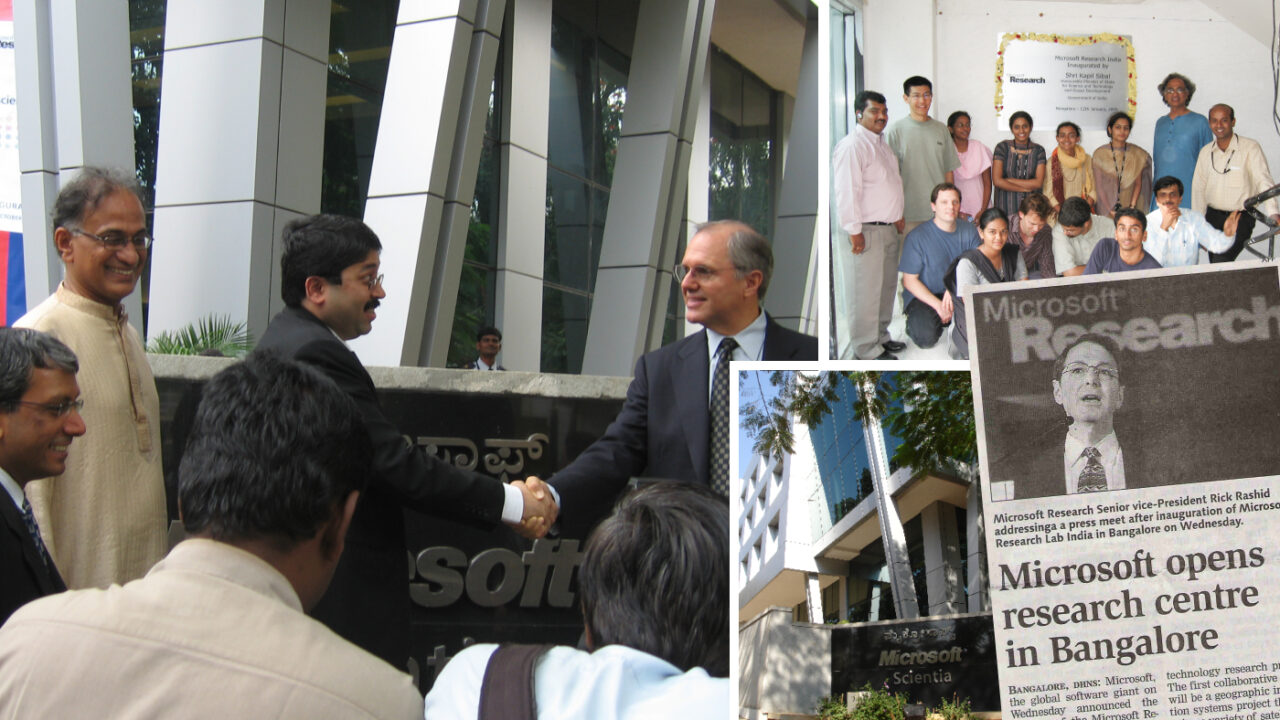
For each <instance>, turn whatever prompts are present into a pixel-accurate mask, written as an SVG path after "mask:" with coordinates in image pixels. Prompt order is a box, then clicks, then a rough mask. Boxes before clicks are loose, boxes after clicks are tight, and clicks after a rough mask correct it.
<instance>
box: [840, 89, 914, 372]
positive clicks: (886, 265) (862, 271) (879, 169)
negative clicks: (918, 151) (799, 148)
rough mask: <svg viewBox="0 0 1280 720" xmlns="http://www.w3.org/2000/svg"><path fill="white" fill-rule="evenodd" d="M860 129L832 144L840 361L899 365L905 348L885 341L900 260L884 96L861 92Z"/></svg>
mask: <svg viewBox="0 0 1280 720" xmlns="http://www.w3.org/2000/svg"><path fill="white" fill-rule="evenodd" d="M854 108H855V109H856V110H857V117H858V123H857V124H856V125H854V126H853V129H852V130H850V131H849V134H848V135H846V136H845V138H844V139H843V140H841V141H840V142H838V143H836V147H835V150H833V151H832V157H831V174H832V180H831V188H832V192H833V193H834V194H835V204H836V217H837V218H838V219H839V221H840V229H841V230H842V231H843V232H840V233H835V234H833V235H832V236H831V263H832V282H834V283H835V295H836V303H835V316H834V318H833V320H832V322H833V326H834V328H835V336H836V341H837V342H838V343H839V344H838V347H837V357H838V358H840V359H841V360H897V359H898V356H897V355H894V353H895V352H901V351H902V350H905V349H906V348H907V346H906V344H905V343H903V342H901V341H899V340H894V339H893V337H892V336H890V335H889V322H890V321H891V320H892V319H893V296H894V289H895V288H897V287H898V260H899V259H900V257H901V256H902V235H903V230H904V229H905V228H906V225H905V223H904V221H903V219H902V207H903V205H902V204H903V198H902V177H901V176H900V175H899V174H898V158H897V157H896V156H894V154H893V149H892V148H890V147H889V143H888V142H886V141H885V139H884V135H883V133H884V127H885V124H886V123H887V122H888V119H889V112H888V110H886V109H885V98H884V95H881V94H880V93H878V92H876V91H874V90H863V91H862V92H860V93H858V95H857V97H856V98H855V99H854Z"/></svg>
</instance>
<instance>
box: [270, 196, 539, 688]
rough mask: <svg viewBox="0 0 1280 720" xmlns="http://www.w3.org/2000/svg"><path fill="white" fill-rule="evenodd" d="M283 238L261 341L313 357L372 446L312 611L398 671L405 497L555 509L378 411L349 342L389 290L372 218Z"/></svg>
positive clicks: (513, 514)
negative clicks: (353, 409)
mask: <svg viewBox="0 0 1280 720" xmlns="http://www.w3.org/2000/svg"><path fill="white" fill-rule="evenodd" d="M283 242H284V253H283V255H282V256H281V258H280V275H281V283H280V294H281V297H282V298H283V300H284V304H285V305H286V306H287V307H286V308H285V309H284V310H283V311H281V312H280V314H278V315H276V316H275V317H274V318H272V320H271V324H270V325H269V326H268V327H267V330H266V332H264V333H263V334H262V339H261V340H260V341H259V342H258V346H257V347H258V350H260V351H274V352H277V353H280V354H281V355H283V356H284V357H286V358H290V359H294V360H299V361H301V362H304V363H307V364H310V365H312V366H314V367H315V368H317V369H318V370H320V371H321V372H323V373H324V374H326V375H328V376H329V377H330V378H331V379H333V380H334V382H336V383H337V384H338V387H340V388H342V389H343V391H345V392H346V393H347V394H349V395H350V396H351V397H352V398H353V399H354V400H355V401H356V406H357V407H358V408H359V409H360V414H361V418H362V419H363V421H364V425H365V428H366V429H367V430H368V432H369V437H370V439H371V440H372V441H373V449H374V458H373V471H372V475H371V476H370V478H369V487H368V489H367V490H366V492H365V493H364V494H363V495H362V496H361V498H360V504H359V506H358V507H357V508H356V513H355V516H354V518H353V519H352V521H351V530H350V533H349V534H348V536H347V549H346V552H345V553H344V554H343V556H342V559H341V561H340V562H339V563H338V568H337V571H336V573H335V574H334V578H333V584H332V585H331V586H330V588H329V592H328V593H327V594H326V595H325V596H324V598H323V599H322V600H321V601H320V603H319V604H318V605H316V607H315V610H314V611H313V613H312V614H313V615H314V616H315V618H316V619H317V620H320V621H321V622H323V623H324V624H326V625H328V626H329V627H330V628H332V629H333V630H334V631H336V632H337V633H338V634H339V635H342V636H343V637H345V638H347V639H348V640H350V641H351V642H353V643H355V644H356V645H359V646H360V647H362V648H364V649H366V650H368V651H369V652H372V653H373V654H375V655H378V656H379V657H381V658H383V659H384V660H386V661H387V662H389V663H391V664H392V665H393V666H395V667H396V668H398V669H401V670H403V669H404V668H405V664H406V663H407V661H408V658H409V588H408V583H407V582H406V580H405V537H404V513H403V510H404V508H411V509H414V510H418V511H420V512H426V513H432V514H441V513H443V514H447V515H450V516H456V517H461V518H465V519H469V520H473V521H480V522H483V523H497V522H498V521H499V520H501V521H503V522H505V523H507V524H509V525H513V526H517V527H518V528H519V529H520V531H521V532H522V533H524V534H526V535H530V536H536V535H542V534H545V533H546V529H547V527H548V526H549V525H550V524H551V523H552V522H554V521H555V517H556V513H557V508H556V506H555V504H554V503H553V502H552V500H551V498H550V497H549V496H550V493H548V492H547V490H546V488H545V487H543V486H542V485H541V483H540V481H537V480H536V479H532V480H530V481H529V483H528V484H527V485H526V484H525V483H524V482H522V481H517V482H514V483H511V484H509V485H506V484H503V483H502V482H501V481H499V480H498V479H497V478H494V477H491V476H488V475H481V474H479V473H474V472H469V471H466V470H463V469H461V468H458V467H456V466H454V465H451V464H449V463H446V462H444V461H441V460H440V459H438V458H436V457H435V456H434V455H432V454H430V453H427V452H425V451H424V450H423V448H420V447H416V446H409V445H407V444H406V443H405V441H404V438H403V436H402V435H401V433H400V430H399V428H397V427H396V426H395V425H393V424H392V423H391V421H390V420H388V419H387V418H386V416H385V415H383V413H382V406H381V405H380V404H379V402H378V396H377V391H376V388H375V387H374V385H373V380H372V379H371V378H370V377H369V373H368V372H367V371H366V370H365V369H364V366H363V365H361V364H360V359H359V358H357V357H356V355H355V353H353V352H351V350H349V349H347V346H346V342H347V341H348V340H351V339H354V338H357V337H359V336H361V335H365V334H367V333H368V332H369V331H370V330H371V329H373V321H374V319H375V318H376V317H377V313H376V312H375V310H376V309H377V307H378V304H379V301H380V300H381V299H382V298H384V297H386V295H387V294H386V292H385V291H384V290H383V289H382V275H381V274H379V272H378V268H379V262H380V257H379V256H380V253H381V250H382V243H381V242H380V241H379V240H378V236H377V235H375V234H374V232H373V230H371V229H369V226H367V225H365V224H364V223H363V222H361V221H359V220H357V219H355V218H348V217H341V216H338V215H314V216H312V217H308V218H302V219H300V220H295V221H294V222H292V223H290V224H289V225H288V226H286V227H285V229H284V233H283Z"/></svg>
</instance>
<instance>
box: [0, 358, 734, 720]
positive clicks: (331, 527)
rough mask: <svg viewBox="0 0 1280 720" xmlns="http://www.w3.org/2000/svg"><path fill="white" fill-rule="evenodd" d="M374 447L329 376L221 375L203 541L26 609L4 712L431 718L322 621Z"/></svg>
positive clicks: (187, 509) (7, 655) (211, 413)
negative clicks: (98, 585)
mask: <svg viewBox="0 0 1280 720" xmlns="http://www.w3.org/2000/svg"><path fill="white" fill-rule="evenodd" d="M372 454H373V451H372V446H371V443H370V440H369V437H368V434H367V433H365V432H364V431H363V426H362V425H361V422H360V415H359V412H358V411H357V409H356V406H355V403H354V402H352V400H351V399H350V398H348V397H347V396H346V395H345V394H344V393H343V391H342V390H340V389H339V388H338V387H337V385H335V384H334V383H333V382H332V381H331V380H329V379H327V378H326V377H324V376H323V375H321V374H320V373H319V372H318V371H316V370H313V369H310V368H308V367H306V366H304V365H302V364H301V363H298V362H292V361H286V360H280V359H278V358H276V357H274V356H272V355H269V354H258V355H255V356H253V357H251V358H250V359H249V360H247V361H245V362H243V363H240V364H237V365H233V366H232V367H230V368H228V369H226V370H223V371H222V372H220V373H219V374H218V375H217V376H215V377H214V378H213V379H212V380H210V381H209V384H208V385H207V386H206V387H205V392H204V395H203V399H202V400H201V402H200V409H199V410H198V411H197V414H196V419H195V423H194V426H193V428H192V431H191V437H190V439H189V441H188V443H187V447H186V450H185V451H184V453H183V458H182V465H181V470H180V479H179V498H178V503H179V507H180V508H181V511H182V519H183V525H184V526H185V528H186V531H187V534H188V538H189V539H188V540H186V541H184V542H182V543H181V544H179V545H178V546H177V547H176V548H174V549H173V551H172V552H170V553H169V555H168V556H167V557H166V558H165V559H163V560H161V561H160V562H159V563H157V564H156V565H155V567H153V568H152V569H151V572H149V573H147V575H146V577H144V578H141V579H139V580H135V581H133V582H131V583H128V584H127V585H125V586H123V587H121V586H119V585H113V586H111V587H110V588H108V589H106V590H98V589H90V590H78V591H71V592H68V593H63V594H61V595H54V596H51V597H46V598H42V599H40V600H38V601H35V602H32V603H30V604H28V605H27V606H25V607H23V608H22V609H21V610H19V611H18V612H17V613H15V614H14V615H13V616H12V617H11V618H10V619H9V622H8V623H6V624H5V625H4V627H3V628H2V629H0V716H3V717H14V718H17V717H30V718H83V717H103V718H116V719H118V720H119V719H123V720H130V719H135V718H136V719H141V718H156V717H184V718H215V717H227V718H263V719H265V718H272V719H287V718H296V719H298V720H302V719H303V718H308V719H309V718H352V719H353V720H354V719H356V718H359V719H361V720H368V719H370V718H388V719H391V718H396V719H399V720H409V719H410V718H417V717H420V716H421V712H422V700H421V697H420V696H419V694H418V691H417V688H415V687H414V684H413V680H412V678H410V677H409V676H408V675H406V674H404V673H401V672H398V671H396V670H395V669H394V668H392V667H391V666H390V665H387V664H386V663H384V662H382V661H381V660H379V659H378V658H376V657H374V656H373V655H371V654H369V653H368V652H365V651H364V650H361V649H360V648H358V647H356V646H355V645H353V644H351V643H349V642H347V641H346V640H343V639H342V638H341V637H339V636H338V635H336V634H334V633H333V631H331V630H329V629H328V628H326V627H324V626H323V625H321V624H320V623H319V622H317V621H316V620H314V619H312V618H310V617H308V616H307V615H306V611H307V610H309V609H310V608H312V607H313V606H315V604H316V602H317V601H319V599H320V597H321V596H322V595H323V594H324V593H325V590H326V589H327V588H328V586H329V582H330V580H332V578H333V572H334V568H336V567H337V563H338V557H339V556H340V555H341V554H342V551H343V546H344V543H345V541H346V535H347V528H348V527H349V526H350V524H351V517H352V513H353V512H354V510H355V507H356V501H357V499H358V498H359V496H360V494H361V491H362V490H363V489H364V487H365V482H366V479H367V477H368V475H369V468H370V464H371V457H372ZM726 574H727V573H726Z"/></svg>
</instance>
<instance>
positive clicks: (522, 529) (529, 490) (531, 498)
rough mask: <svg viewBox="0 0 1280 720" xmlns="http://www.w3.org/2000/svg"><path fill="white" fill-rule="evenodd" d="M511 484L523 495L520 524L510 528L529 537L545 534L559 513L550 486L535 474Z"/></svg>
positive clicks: (538, 536)
mask: <svg viewBox="0 0 1280 720" xmlns="http://www.w3.org/2000/svg"><path fill="white" fill-rule="evenodd" d="M511 486H512V487H515V488H518V489H519V490H520V494H521V495H523V496H524V515H523V516H522V517H521V518H520V524H518V525H512V526H511V529H512V530H515V531H516V532H517V533H519V534H520V535H522V536H523V537H527V538H529V539H537V538H540V537H543V536H545V535H546V534H547V531H548V530H550V529H551V526H552V525H554V524H555V522H556V516H558V515H559V514H560V508H559V507H557V506H556V500H555V497H554V496H553V495H552V494H551V488H550V487H548V486H547V484H546V483H544V482H543V481H542V479H541V478H539V477H537V476H535V475H530V476H529V477H528V478H526V479H524V480H516V481H515V482H513V483H511Z"/></svg>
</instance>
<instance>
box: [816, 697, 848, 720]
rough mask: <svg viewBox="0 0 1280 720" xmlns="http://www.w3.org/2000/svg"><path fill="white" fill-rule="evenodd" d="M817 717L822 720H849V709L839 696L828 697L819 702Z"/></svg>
mask: <svg viewBox="0 0 1280 720" xmlns="http://www.w3.org/2000/svg"><path fill="white" fill-rule="evenodd" d="M817 715H818V717H820V718H822V720H849V708H847V707H845V704H844V700H842V699H841V698H840V696H839V695H828V696H827V697H824V698H822V699H821V700H819V701H818V710H817Z"/></svg>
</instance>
